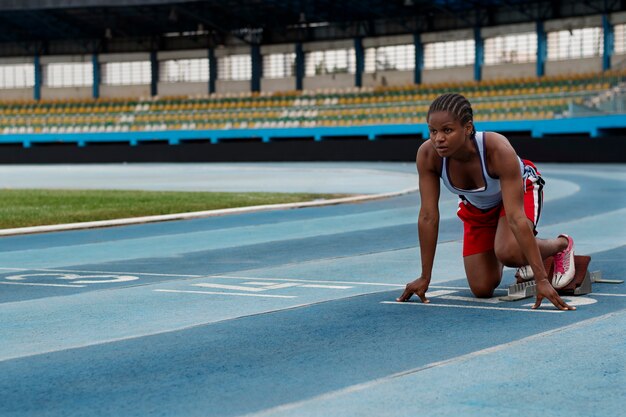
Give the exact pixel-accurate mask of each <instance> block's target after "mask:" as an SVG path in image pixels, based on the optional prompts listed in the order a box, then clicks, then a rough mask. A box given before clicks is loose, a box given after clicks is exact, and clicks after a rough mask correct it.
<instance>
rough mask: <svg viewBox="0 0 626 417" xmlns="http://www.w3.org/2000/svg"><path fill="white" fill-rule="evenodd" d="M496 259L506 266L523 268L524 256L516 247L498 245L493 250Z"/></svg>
mask: <svg viewBox="0 0 626 417" xmlns="http://www.w3.org/2000/svg"><path fill="white" fill-rule="evenodd" d="M494 251H495V253H496V258H498V261H500V262H501V263H502V264H503V265H506V266H523V265H525V263H524V255H523V254H522V253H521V250H520V248H519V246H518V245H498V246H496V247H495V248H494Z"/></svg>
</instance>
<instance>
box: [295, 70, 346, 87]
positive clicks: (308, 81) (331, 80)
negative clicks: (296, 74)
mask: <svg viewBox="0 0 626 417" xmlns="http://www.w3.org/2000/svg"><path fill="white" fill-rule="evenodd" d="M302 87H303V88H304V89H305V90H318V89H321V88H350V87H354V74H325V75H318V76H317V77H305V78H304V80H303V81H302Z"/></svg>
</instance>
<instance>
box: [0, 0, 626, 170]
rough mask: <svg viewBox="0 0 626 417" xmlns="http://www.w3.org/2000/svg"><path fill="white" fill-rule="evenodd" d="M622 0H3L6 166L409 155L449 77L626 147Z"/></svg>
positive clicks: (544, 155)
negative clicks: (334, 0)
mask: <svg viewBox="0 0 626 417" xmlns="http://www.w3.org/2000/svg"><path fill="white" fill-rule="evenodd" d="M625 3H626V2H624V1H608V0H601V1H594V0H589V1H584V2H582V1H574V0H561V1H541V0H537V1H519V0H506V1H504V0H483V1H478V0H476V1H457V0H362V1H341V2H331V1H323V0H294V1H287V0H267V1H261V0H239V1H233V0H220V1H218V0H206V1H176V0H151V1H149V0H143V1H142V0H106V1H105V0H0V25H1V26H2V31H1V32H0V163H84V162H191V161H194V162H208V161H226V162H232V161H412V160H414V157H415V151H416V150H417V148H418V147H419V145H420V143H421V142H422V141H423V139H425V138H427V135H428V133H427V129H426V125H425V113H426V111H427V109H428V105H429V104H430V102H431V101H432V100H433V99H434V98H435V97H436V96H437V95H439V94H441V93H444V92H460V93H462V94H464V95H466V96H467V97H468V98H469V99H470V101H471V102H472V104H473V106H474V111H475V115H476V124H477V127H478V129H482V130H495V131H498V132H501V133H503V134H505V135H506V136H507V137H508V138H509V139H510V140H511V142H512V143H513V144H514V146H515V147H516V149H517V150H518V153H519V154H520V155H521V156H522V157H525V158H529V159H533V160H535V161H550V162H624V161H625V160H626V146H625V144H626V138H625V137H624V135H625V134H626V115H625V112H626V105H625V103H624V102H625V93H624V78H625V76H626V4H625Z"/></svg>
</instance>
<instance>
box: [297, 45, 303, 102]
mask: <svg viewBox="0 0 626 417" xmlns="http://www.w3.org/2000/svg"><path fill="white" fill-rule="evenodd" d="M303 80H304V49H303V48H302V44H301V43H300V42H298V43H297V44H296V90H298V91H302V89H303Z"/></svg>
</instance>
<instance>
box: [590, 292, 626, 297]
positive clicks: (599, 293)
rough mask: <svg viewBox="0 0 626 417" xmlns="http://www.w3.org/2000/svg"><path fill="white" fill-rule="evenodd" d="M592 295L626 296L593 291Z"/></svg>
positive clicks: (625, 295)
mask: <svg viewBox="0 0 626 417" xmlns="http://www.w3.org/2000/svg"><path fill="white" fill-rule="evenodd" d="M591 295H600V296H602V297H626V294H609V293H604V292H592V293H591Z"/></svg>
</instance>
